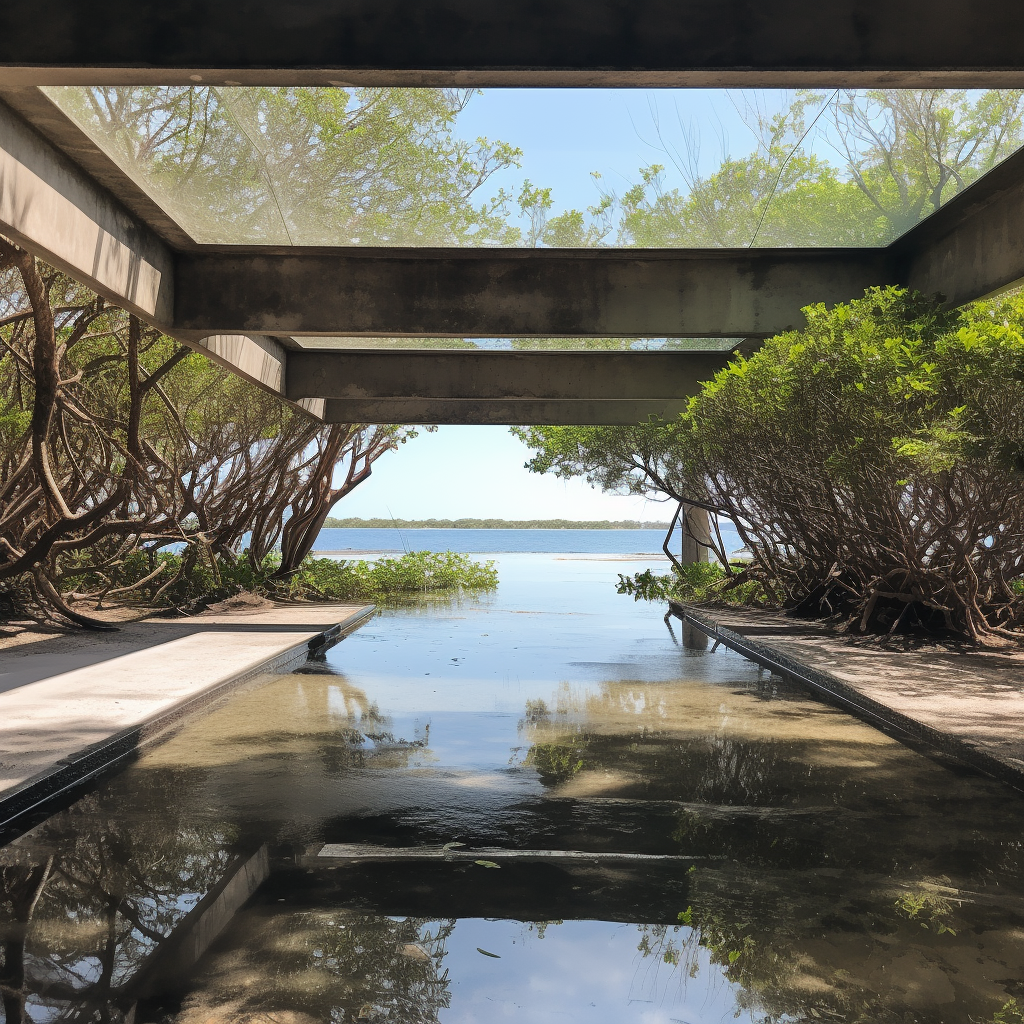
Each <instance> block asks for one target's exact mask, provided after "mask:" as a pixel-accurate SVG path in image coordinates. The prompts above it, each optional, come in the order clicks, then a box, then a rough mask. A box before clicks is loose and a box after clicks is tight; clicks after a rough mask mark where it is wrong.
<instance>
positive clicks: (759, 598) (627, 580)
mask: <svg viewBox="0 0 1024 1024" xmlns="http://www.w3.org/2000/svg"><path fill="white" fill-rule="evenodd" d="M615 589H616V591H617V592H618V593H620V594H627V595H629V596H631V597H632V598H633V600H634V601H678V602H679V603H680V604H714V603H725V604H734V605H741V604H749V605H757V606H762V605H765V604H770V603H771V599H770V596H769V595H768V594H767V593H766V592H765V589H764V587H763V586H762V585H761V583H760V582H759V581H757V580H749V581H747V582H745V583H736V582H735V578H734V577H732V576H730V575H729V573H727V572H726V571H725V569H724V568H723V567H722V566H721V565H720V564H719V563H718V562H689V563H686V562H684V563H682V565H681V566H680V567H679V568H677V567H675V566H673V567H672V570H671V571H670V572H668V573H666V574H665V575H663V576H658V575H656V574H655V573H653V572H652V571H651V570H650V569H647V570H645V571H644V572H638V573H636V574H635V575H633V576H623V575H622V574H620V575H619V582H618V585H617V586H616V588H615Z"/></svg>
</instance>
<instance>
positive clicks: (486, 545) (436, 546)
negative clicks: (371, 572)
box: [313, 528, 741, 558]
mask: <svg viewBox="0 0 1024 1024" xmlns="http://www.w3.org/2000/svg"><path fill="white" fill-rule="evenodd" d="M722 537H723V539H724V540H725V542H726V546H727V547H728V549H729V551H730V552H731V551H733V550H735V549H737V548H739V547H741V544H740V539H739V537H738V536H737V535H736V533H735V531H734V530H731V529H728V530H727V529H725V528H723V530H722ZM664 539H665V534H664V532H663V531H661V530H437V529H435V530H424V529H413V530H407V529H397V528H390V529H344V530H337V529H325V530H321V531H320V535H319V537H317V540H316V544H315V545H314V547H313V554H314V555H317V556H320V557H334V558H346V557H350V558H358V557H365V556H372V555H377V554H385V555H394V554H402V553H403V552H405V551H459V552H463V553H465V554H501V553H511V552H522V553H529V552H534V553H538V554H552V553H558V554H590V555H633V554H660V553H661V550H662V547H661V546H662V543H663V542H664ZM677 540H678V538H677ZM675 546H676V541H674V542H673V548H675Z"/></svg>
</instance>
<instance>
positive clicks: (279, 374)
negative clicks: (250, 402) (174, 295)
mask: <svg viewBox="0 0 1024 1024" xmlns="http://www.w3.org/2000/svg"><path fill="white" fill-rule="evenodd" d="M177 340H178V341H180V342H181V343H182V344H184V345H188V346H189V348H193V349H195V350H196V351H197V352H202V353H203V354H204V355H207V356H209V357H210V359H212V360H213V361H214V362H215V363H218V364H220V365H221V366H223V367H225V369H228V370H231V371H232V373H237V374H238V376H239V377H242V378H243V379H245V380H247V381H249V383H250V384H255V385H256V386H257V387H260V388H263V390H264V391H269V392H271V393H272V394H274V395H277V396H279V397H281V398H283V399H285V400H286V401H290V402H291V404H292V405H295V406H298V407H299V408H300V409H302V410H303V411H304V412H306V413H308V414H309V415H310V416H312V417H314V418H315V419H323V416H324V402H323V399H322V398H303V399H299V400H296V401H291V400H290V399H288V398H287V397H286V394H285V381H286V379H287V367H288V352H287V351H286V350H285V348H284V347H283V346H282V345H281V343H280V342H278V341H275V340H274V339H273V338H264V337H261V336H259V335H255V336H249V335H244V334H216V335H212V336H211V337H207V338H200V339H195V338H181V337H179V338H178V339H177Z"/></svg>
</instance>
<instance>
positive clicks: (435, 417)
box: [324, 397, 687, 427]
mask: <svg viewBox="0 0 1024 1024" xmlns="http://www.w3.org/2000/svg"><path fill="white" fill-rule="evenodd" d="M686 403H687V399H686V398H685V397H684V398H660V399H651V400H650V401H639V400H635V399H605V400H600V401H588V400H577V399H560V400H549V399H534V400H525V401H524V400H517V399H492V400H478V399H472V398H469V399H463V398H328V399H327V400H326V408H325V410H324V420H325V421H326V422H327V423H460V424H499V425H507V426H513V427H519V426H522V427H526V426H535V425H545V426H551V425H569V426H574V425H594V426H618V425H625V426H628V425H632V424H636V423H646V422H648V421H650V420H651V419H657V420H673V419H675V418H676V417H677V416H679V415H680V413H682V412H683V411H684V410H685V409H686Z"/></svg>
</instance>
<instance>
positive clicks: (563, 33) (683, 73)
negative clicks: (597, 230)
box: [0, 0, 1024, 88]
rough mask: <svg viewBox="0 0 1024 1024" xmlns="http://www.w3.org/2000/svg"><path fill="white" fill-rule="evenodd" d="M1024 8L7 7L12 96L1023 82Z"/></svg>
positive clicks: (3, 34)
mask: <svg viewBox="0 0 1024 1024" xmlns="http://www.w3.org/2000/svg"><path fill="white" fill-rule="evenodd" d="M1022 33H1024V12H1022V10H1021V5H1020V4H1019V2H1018V0H985V2H984V3H973V4H970V5H969V6H968V7H966V8H964V6H963V5H961V4H956V3H954V2H953V0H884V2H883V0H828V2H825V3H823V2H821V0H775V2H774V3H771V4H749V3H743V2H739V0H719V2H714V3H709V2H708V0H676V2H672V3H668V2H666V0H630V2H629V3H623V2H621V0H547V2H546V3H543V4H538V3H534V2H531V0H502V2H496V0H346V2H345V3H338V2H337V0H291V2H289V3H287V4H282V3H280V2H279V0H249V2H248V3H246V5H245V8H244V15H242V16H240V15H239V11H238V8H237V7H235V6H234V5H231V4H225V3H224V2H223V0H164V2H162V3H160V4H145V3H136V4H131V5H128V6H126V5H125V4H124V3H123V0H90V2H89V3H88V4H83V3H82V2H81V0H48V2H47V3H46V4H45V5H42V6H40V5H39V4H38V3H32V2H31V0H5V3H4V6H3V11H2V14H0V65H7V67H5V68H2V69H0V70H2V75H3V78H2V80H5V81H7V82H11V83H18V82H20V83H42V84H47V83H49V84H54V83H60V82H77V83H82V82H89V83H95V84H118V83H128V84H141V83H144V82H150V83H165V82H179V83H182V84H185V85H188V84H190V83H192V82H196V81H203V82H211V83H215V84H224V83H225V82H226V81H227V82H232V83H234V82H240V83H243V84H259V83H267V84H280V85H295V84H321V85H328V84H336V83H339V82H341V81H344V82H357V83H363V84H377V85H381V84H391V85H408V86H412V85H418V86H424V85H431V86H439V85H443V86H452V85H462V86H468V85H477V86H484V85H487V86H497V85H534V86H537V85H563V86H564V85H579V86H584V85H601V86H636V85H651V86H668V85H674V86H703V87H710V86H718V87H721V86H748V87H767V86H775V87H785V86H800V85H811V84H816V85H828V86H836V85H843V86H855V87H860V88H867V87H871V86H888V87H892V86H903V87H918V88H921V87H933V86H953V87H964V86H968V85H973V86H979V87H986V86H988V87H1018V86H1021V85H1024V73H1022V72H1024V69H1022V66H1021V55H1020V39H1021V36H1022Z"/></svg>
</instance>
